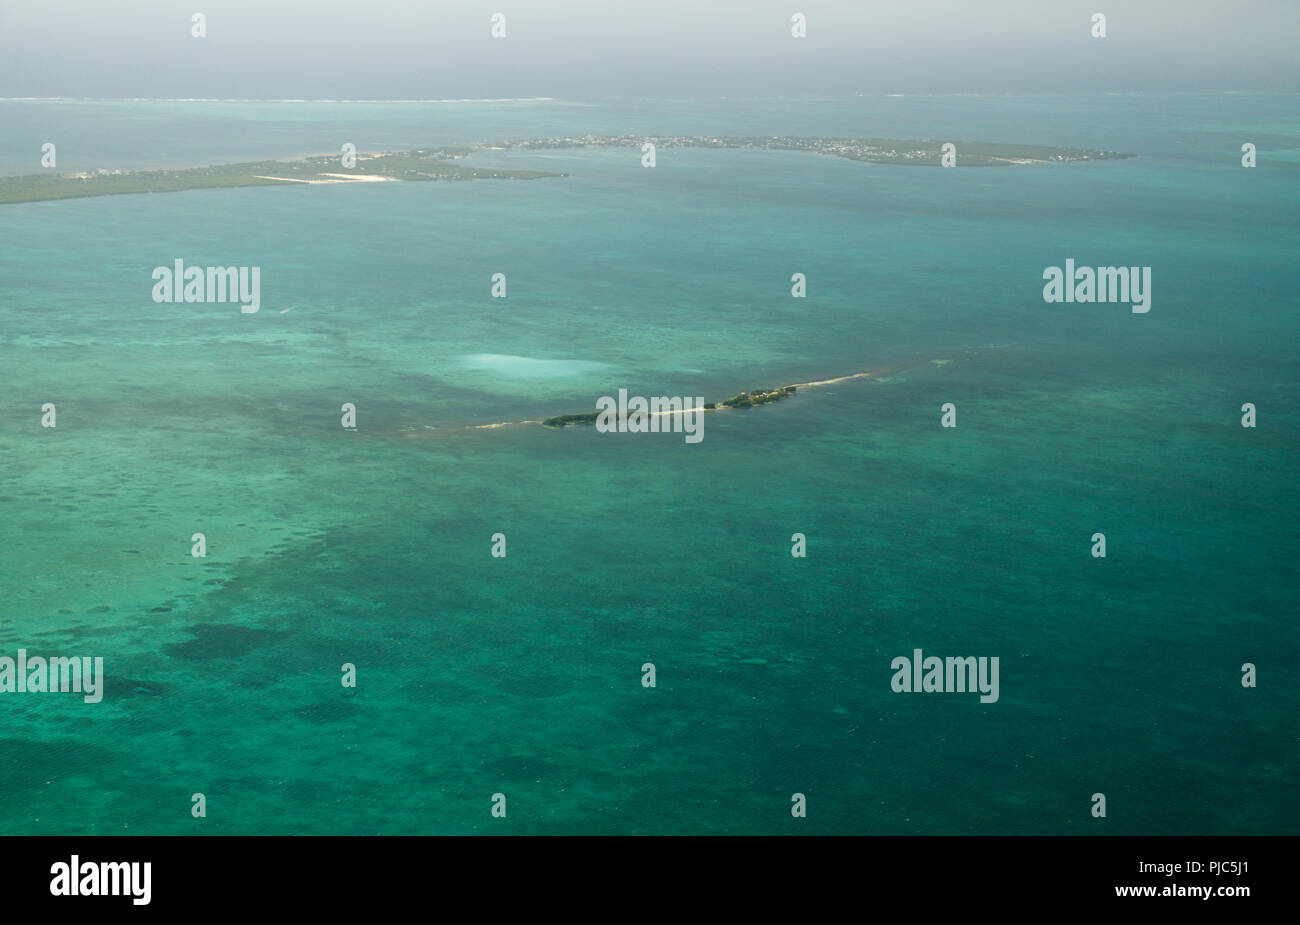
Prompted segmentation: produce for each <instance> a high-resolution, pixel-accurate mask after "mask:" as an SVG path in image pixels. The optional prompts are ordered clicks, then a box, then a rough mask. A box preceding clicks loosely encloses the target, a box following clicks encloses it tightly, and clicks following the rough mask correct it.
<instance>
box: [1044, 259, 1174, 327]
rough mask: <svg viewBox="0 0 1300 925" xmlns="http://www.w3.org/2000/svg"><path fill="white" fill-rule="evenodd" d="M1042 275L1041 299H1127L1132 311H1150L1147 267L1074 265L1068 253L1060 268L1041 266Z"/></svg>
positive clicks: (1115, 300)
mask: <svg viewBox="0 0 1300 925" xmlns="http://www.w3.org/2000/svg"><path fill="white" fill-rule="evenodd" d="M1043 279H1045V280H1047V285H1046V286H1044V287H1043V301H1044V302H1131V303H1132V305H1133V312H1134V314H1138V315H1142V314H1146V313H1147V312H1149V311H1151V268H1150V267H1097V268H1096V269H1093V268H1092V267H1075V265H1074V258H1073V257H1070V258H1068V259H1067V260H1066V261H1065V269H1064V270H1062V269H1061V268H1060V267H1048V268H1047V269H1046V270H1044V271H1043Z"/></svg>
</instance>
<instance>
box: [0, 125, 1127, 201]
mask: <svg viewBox="0 0 1300 925" xmlns="http://www.w3.org/2000/svg"><path fill="white" fill-rule="evenodd" d="M647 142H649V143H652V144H654V145H655V146H656V147H658V148H727V149H737V150H765V151H807V152H809V153H812V154H822V155H827V156H830V157H843V158H847V159H849V160H854V161H866V162H868V163H873V164H911V165H915V166H929V167H938V166H941V165H942V163H943V158H944V150H945V149H944V146H945V145H946V144H947V142H940V141H909V140H899V139H889V138H799V137H794V136H784V135H773V136H768V137H763V136H740V137H732V136H726V135H668V136H642V135H577V136H567V135H564V136H556V137H553V138H536V139H531V140H525V141H509V142H501V143H498V144H491V145H486V144H479V145H472V146H463V147H442V148H418V149H416V150H414V151H397V152H390V153H385V154H357V155H356V162H355V164H354V165H353V166H351V167H344V166H342V161H343V159H342V158H341V157H340V156H339V155H337V154H333V155H324V156H317V157H304V158H297V159H294V160H285V161H251V162H248V163H242V164H216V165H213V166H209V167H182V168H158V169H154V170H106V169H99V170H94V171H85V172H80V173H55V172H53V171H50V172H47V173H38V174H27V175H24V176H18V177H0V205H3V204H6V203H15V202H38V201H41V200H46V199H76V198H81V197H84V196H115V195H121V194H125V193H175V192H181V191H183V190H193V189H221V188H230V187H241V186H292V185H297V184H313V183H367V182H377V181H384V180H405V181H411V180H537V179H540V178H543V177H563V176H565V175H564V174H563V173H552V172H550V171H545V170H504V169H500V168H493V167H467V166H464V165H462V164H457V163H454V162H455V161H457V160H460V159H461V158H464V157H467V156H469V155H471V154H474V153H476V152H478V151H490V150H512V151H513V150H518V151H531V150H547V149H553V148H585V147H601V146H604V147H634V148H640V147H641V145H643V144H645V143H647ZM952 144H953V146H954V147H953V149H952V150H950V151H949V154H950V155H951V159H952V162H953V165H954V166H958V167H1005V166H1010V165H1023V164H1047V163H1063V162H1071V161H1091V160H1105V159H1108V158H1123V157H1132V155H1130V154H1120V153H1117V152H1114V151H1102V150H1094V149H1091V148H1054V147H1047V146H1044V145H1022V144H995V143H990V142H972V141H958V142H953V143H952Z"/></svg>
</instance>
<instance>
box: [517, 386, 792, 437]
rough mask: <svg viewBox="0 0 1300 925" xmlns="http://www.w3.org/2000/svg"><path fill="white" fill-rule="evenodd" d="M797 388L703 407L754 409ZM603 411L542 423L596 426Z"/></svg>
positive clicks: (757, 391) (766, 391)
mask: <svg viewBox="0 0 1300 925" xmlns="http://www.w3.org/2000/svg"><path fill="white" fill-rule="evenodd" d="M796 389H797V387H796V386H793V385H787V386H782V387H781V388H779V389H755V390H754V391H752V392H741V393H740V394H739V395H736V396H733V397H731V398H728V399H726V400H725V401H721V402H712V401H706V402H705V403H704V405H703V408H704V410H705V411H719V410H722V409H724V408H753V407H754V406H756V405H766V404H767V403H768V402H774V401H780V400H781V399H783V398H789V397H790V396H791V395H793V394H794V393H795V391H796ZM605 413H607V412H602V411H587V412H584V413H582V414H560V415H556V416H555V417H553V418H547V419H546V420H544V421H542V424H543V425H545V426H546V427H567V426H568V425H569V424H595V423H596V421H597V420H598V419H599V418H600V416H601V415H602V414H605Z"/></svg>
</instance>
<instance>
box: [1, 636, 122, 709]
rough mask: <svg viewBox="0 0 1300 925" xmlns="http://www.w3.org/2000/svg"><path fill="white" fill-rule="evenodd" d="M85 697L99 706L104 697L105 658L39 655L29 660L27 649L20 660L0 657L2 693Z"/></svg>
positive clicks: (21, 653)
mask: <svg viewBox="0 0 1300 925" xmlns="http://www.w3.org/2000/svg"><path fill="white" fill-rule="evenodd" d="M67 693H75V694H82V695H83V697H82V699H83V700H85V702H86V703H99V702H100V700H102V699H103V697H104V658H103V656H95V658H94V659H91V658H89V657H83V658H77V657H76V656H73V657H72V658H68V657H66V656H62V655H59V656H53V657H51V658H42V657H41V656H39V655H33V656H32V657H31V658H28V657H27V650H26V649H19V650H18V658H17V659H16V660H15V659H12V658H10V657H9V656H7V655H5V656H0V694H67Z"/></svg>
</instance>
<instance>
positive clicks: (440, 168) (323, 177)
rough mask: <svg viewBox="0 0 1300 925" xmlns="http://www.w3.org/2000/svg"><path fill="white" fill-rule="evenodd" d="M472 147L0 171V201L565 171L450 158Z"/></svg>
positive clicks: (523, 175)
mask: <svg viewBox="0 0 1300 925" xmlns="http://www.w3.org/2000/svg"><path fill="white" fill-rule="evenodd" d="M474 150H475V149H473V148H422V149H418V150H415V151H401V152H395V153H390V154H358V155H357V156H356V165H355V166H354V167H343V166H342V165H341V163H342V158H341V157H340V156H339V155H329V156H321V157H304V158H300V159H297V160H291V161H251V162H248V163H243V164H218V165H214V166H211V167H185V168H163V169H158V170H96V171H94V172H87V173H65V174H59V173H54V172H53V171H51V172H49V173H43V174H31V175H26V176H18V177H0V204H5V203H14V202H38V201H41V200H46V199H77V198H81V197H84V196H115V195H122V194H126V193H175V192H181V191H184V190H193V189H222V188H230V187H242V186H296V185H302V184H316V183H365V182H375V181H383V180H405V181H413V180H535V179H539V178H541V177H559V176H563V174H559V173H550V172H547V171H542V170H500V169H497V168H485V167H466V166H462V165H460V164H456V163H453V161H454V160H456V159H458V158H462V157H465V156H466V155H468V154H471V153H473V151H474Z"/></svg>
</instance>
